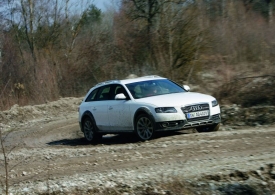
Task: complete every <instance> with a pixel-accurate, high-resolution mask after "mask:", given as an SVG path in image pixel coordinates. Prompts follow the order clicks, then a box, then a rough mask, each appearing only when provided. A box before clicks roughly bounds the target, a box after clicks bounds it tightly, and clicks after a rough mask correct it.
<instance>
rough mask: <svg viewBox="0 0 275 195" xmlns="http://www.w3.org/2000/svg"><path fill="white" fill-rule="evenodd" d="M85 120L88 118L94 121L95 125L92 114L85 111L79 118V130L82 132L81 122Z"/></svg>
mask: <svg viewBox="0 0 275 195" xmlns="http://www.w3.org/2000/svg"><path fill="white" fill-rule="evenodd" d="M86 118H90V119H91V120H93V121H94V123H95V125H96V122H95V119H94V116H93V114H92V113H91V112H90V111H85V112H84V113H83V114H82V117H81V130H83V127H82V126H83V122H84V120H85V119H86Z"/></svg>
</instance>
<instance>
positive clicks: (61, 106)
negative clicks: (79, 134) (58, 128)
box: [0, 97, 82, 131]
mask: <svg viewBox="0 0 275 195" xmlns="http://www.w3.org/2000/svg"><path fill="white" fill-rule="evenodd" d="M81 101H82V98H73V97H68V98H62V99H59V100H57V101H54V102H49V103H46V104H40V105H33V106H31V105H29V106H23V107H20V106H18V105H17V104H16V105H14V106H12V107H11V109H10V110H6V111H0V121H1V123H0V128H2V130H3V131H8V130H11V129H15V128H18V127H20V126H24V125H28V126H29V125H30V126H32V125H33V124H34V123H39V122H42V123H43V122H44V123H46V122H49V121H55V120H58V119H60V118H69V117H71V116H72V115H74V117H75V116H76V115H77V111H78V106H79V104H80V103H81Z"/></svg>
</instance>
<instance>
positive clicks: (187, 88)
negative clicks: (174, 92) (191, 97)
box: [182, 85, 190, 91]
mask: <svg viewBox="0 0 275 195" xmlns="http://www.w3.org/2000/svg"><path fill="white" fill-rule="evenodd" d="M182 87H183V89H184V90H185V91H190V87H189V86H188V85H183V86H182Z"/></svg>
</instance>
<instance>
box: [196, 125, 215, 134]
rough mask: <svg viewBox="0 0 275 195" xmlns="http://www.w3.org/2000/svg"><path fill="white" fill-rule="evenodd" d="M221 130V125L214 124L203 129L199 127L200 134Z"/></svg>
mask: <svg viewBox="0 0 275 195" xmlns="http://www.w3.org/2000/svg"><path fill="white" fill-rule="evenodd" d="M219 128H220V123H219V124H214V125H207V126H202V127H197V128H196V129H197V131H198V132H211V131H218V130H219Z"/></svg>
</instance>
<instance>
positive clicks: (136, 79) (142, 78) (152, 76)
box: [93, 75, 166, 88]
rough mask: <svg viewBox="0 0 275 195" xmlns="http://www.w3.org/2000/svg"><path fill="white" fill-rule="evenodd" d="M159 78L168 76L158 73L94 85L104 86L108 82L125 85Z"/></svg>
mask: <svg viewBox="0 0 275 195" xmlns="http://www.w3.org/2000/svg"><path fill="white" fill-rule="evenodd" d="M158 79H166V78H164V77H160V76H158V75H149V76H143V77H137V78H130V79H123V80H109V81H104V82H101V83H98V84H96V85H95V86H94V87H99V86H103V85H107V84H124V85H125V84H128V83H135V82H140V81H148V80H158ZM94 87H93V88H94Z"/></svg>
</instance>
